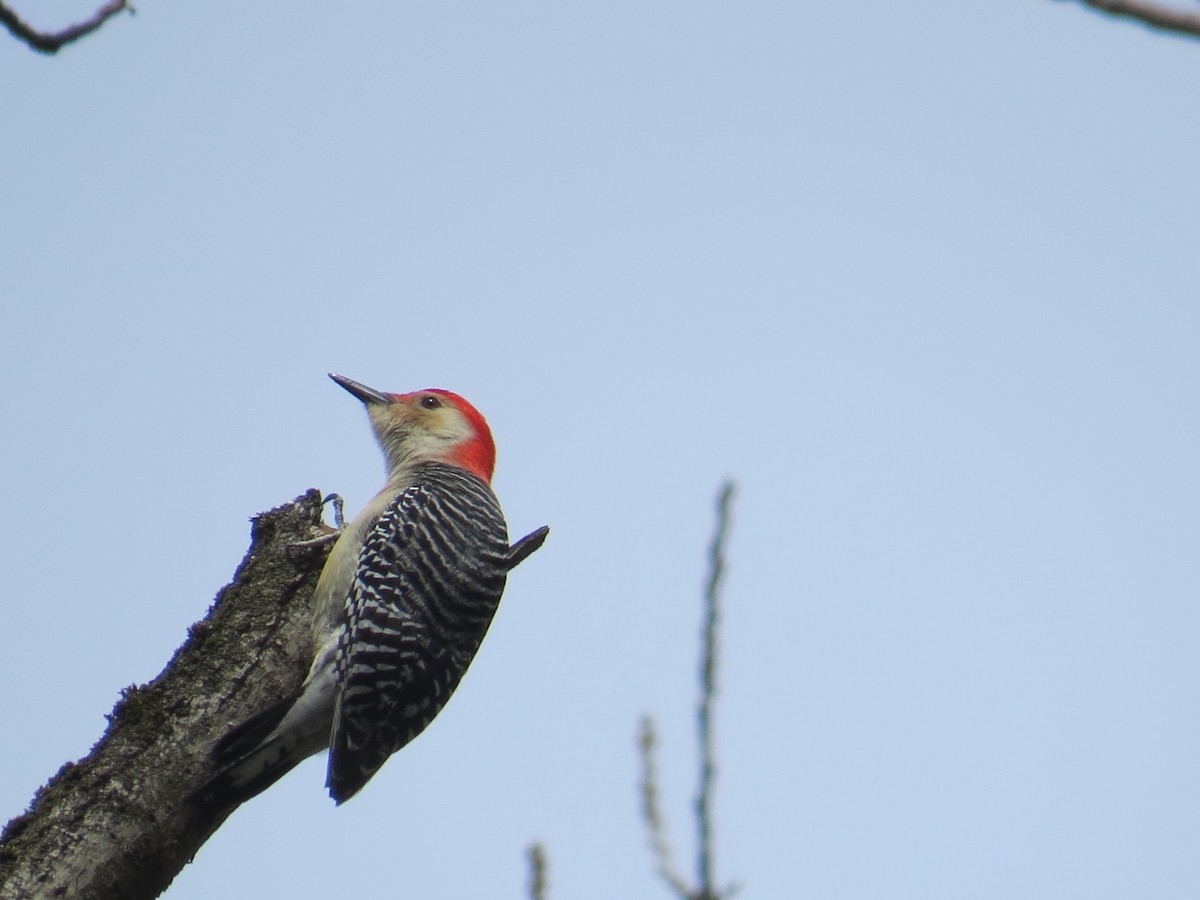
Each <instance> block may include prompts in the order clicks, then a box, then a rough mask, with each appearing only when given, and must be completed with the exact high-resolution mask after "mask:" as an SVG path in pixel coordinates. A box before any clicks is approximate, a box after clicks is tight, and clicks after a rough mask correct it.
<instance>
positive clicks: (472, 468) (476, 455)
mask: <svg viewBox="0 0 1200 900" xmlns="http://www.w3.org/2000/svg"><path fill="white" fill-rule="evenodd" d="M428 393H430V394H439V395H440V396H442V397H446V398H447V399H449V400H450V402H451V403H452V404H453V405H454V407H455V408H456V409H457V410H458V411H459V412H461V413H462V414H463V415H464V416H466V417H467V421H468V422H470V423H471V427H472V428H473V429H475V434H476V435H477V439H476V440H473V441H467V442H466V443H465V444H462V445H460V446H459V447H457V448H455V450H454V453H452V454H451V455H450V462H452V463H454V464H455V465H456V466H462V467H463V468H464V469H466V470H467V471H469V472H474V473H475V474H476V475H478V476H479V477H480V478H482V479H483V480H484V481H486V482H487V483H488V484H491V483H492V473H493V472H494V471H496V443H495V441H493V440H492V430H491V429H490V428H488V423H487V419H485V418H484V417H483V414H482V413H481V412H480V411H479V410H477V409H476V408H475V407H474V406H472V405H471V402H470V401H469V400H467V399H466V398H464V397H462V396H460V395H458V394H456V393H454V391H446V390H442V389H441V388H430V389H429V391H428Z"/></svg>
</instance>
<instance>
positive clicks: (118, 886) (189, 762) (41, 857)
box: [0, 491, 329, 900]
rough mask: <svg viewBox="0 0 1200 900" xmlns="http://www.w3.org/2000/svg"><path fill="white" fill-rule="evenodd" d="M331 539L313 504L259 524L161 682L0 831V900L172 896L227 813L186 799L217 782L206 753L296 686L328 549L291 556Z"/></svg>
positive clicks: (124, 708)
mask: <svg viewBox="0 0 1200 900" xmlns="http://www.w3.org/2000/svg"><path fill="white" fill-rule="evenodd" d="M326 533H328V529H327V528H325V526H322V525H321V495H320V493H318V492H317V491H309V492H308V493H307V494H305V495H303V496H301V497H298V498H296V500H294V501H292V502H291V503H287V504H284V505H283V506H281V507H279V508H278V509H273V510H271V511H270V512H267V513H263V514H262V515H260V516H257V517H256V518H255V519H254V520H253V525H252V528H251V542H250V549H249V551H248V552H247V554H246V557H245V559H244V560H243V561H242V564H241V565H240V566H239V567H238V570H237V572H236V573H235V574H234V577H233V581H232V582H231V583H230V584H229V585H228V586H227V587H225V588H224V589H223V590H222V591H221V592H220V594H218V595H217V599H216V601H215V602H214V603H213V605H212V607H211V608H210V610H209V612H208V615H207V616H206V617H205V618H204V619H203V620H202V621H200V622H197V623H195V624H194V625H192V626H191V628H190V629H189V630H188V637H187V640H186V641H185V642H184V644H183V646H181V647H180V648H179V649H178V650H177V651H176V652H175V655H174V656H173V657H172V659H171V661H170V662H169V663H168V664H167V667H166V668H165V669H164V670H163V672H162V674H160V675H159V676H158V677H157V678H156V679H154V681H152V682H150V683H149V684H146V685H142V686H141V687H130V688H127V689H126V690H125V691H124V692H123V695H122V698H121V700H120V701H119V702H118V703H117V705H116V706H115V707H114V708H113V711H112V713H111V714H110V715H109V716H108V719H109V724H108V728H107V730H106V731H105V733H104V735H103V736H102V737H101V738H100V740H99V741H98V742H97V743H96V745H95V746H94V747H93V748H92V751H91V753H90V754H88V756H87V757H86V758H84V759H82V760H80V761H78V762H74V763H71V762H69V763H67V764H65V765H64V766H63V767H62V768H61V769H59V771H58V773H57V774H55V775H54V777H53V778H51V779H50V781H49V782H48V783H47V784H46V785H45V787H43V788H41V789H40V790H39V791H38V792H37V794H36V795H35V796H34V798H33V802H32V803H31V805H30V808H29V810H28V811H27V812H26V813H24V814H23V815H20V816H17V817H16V818H15V819H13V820H12V821H10V822H9V823H8V825H7V826H6V827H5V829H4V831H3V834H2V835H0V900H27V898H51V897H60V898H71V900H75V898H79V900H140V898H149V897H156V896H158V895H159V894H160V893H162V891H164V890H166V888H167V886H168V885H169V884H170V883H171V881H172V879H173V878H174V877H175V875H176V874H177V873H178V872H179V871H180V870H181V869H182V868H183V866H184V865H185V864H186V863H187V862H188V860H189V859H191V858H192V856H193V855H194V854H195V853H196V851H197V850H198V849H199V848H200V846H201V844H203V843H204V841H205V840H207V839H208V837H209V835H211V834H212V833H213V832H214V831H216V829H217V828H218V827H219V826H220V825H221V823H222V822H223V821H224V820H225V819H226V818H227V817H228V815H229V813H230V812H231V811H232V810H229V809H225V810H202V809H200V808H198V807H197V806H196V805H195V804H192V803H190V802H189V801H188V799H187V798H188V796H189V795H190V794H191V793H192V792H193V791H194V790H196V789H197V788H198V787H199V786H200V785H201V784H202V783H203V782H204V781H205V780H206V779H207V777H208V776H209V775H211V774H212V771H211V766H210V763H209V751H210V748H211V746H212V743H213V742H214V741H215V740H216V739H217V738H218V737H220V736H221V735H222V734H223V733H224V732H225V731H226V730H227V729H228V728H229V727H230V726H231V725H233V724H235V723H237V722H240V721H242V720H243V719H245V718H248V717H249V716H250V715H251V714H253V713H255V712H257V711H259V710H262V709H264V708H266V707H267V706H270V705H271V704H273V703H275V702H278V701H279V700H281V699H283V698H284V697H285V696H287V695H289V694H291V693H292V692H293V691H294V690H295V689H296V688H297V687H298V686H299V684H300V682H301V681H302V680H303V678H304V675H305V672H306V669H307V662H308V660H310V659H311V653H312V647H311V640H312V639H311V637H310V622H311V620H312V593H313V587H314V586H315V584H316V579H317V576H318V574H319V573H320V571H321V566H322V565H323V564H324V561H325V556H326V555H327V553H328V546H329V544H328V542H325V543H323V544H320V545H319V546H309V547H298V546H296V545H297V544H300V543H301V542H304V541H311V540H312V539H314V538H317V537H320V536H321V535H323V534H326ZM149 600H150V598H146V602H149Z"/></svg>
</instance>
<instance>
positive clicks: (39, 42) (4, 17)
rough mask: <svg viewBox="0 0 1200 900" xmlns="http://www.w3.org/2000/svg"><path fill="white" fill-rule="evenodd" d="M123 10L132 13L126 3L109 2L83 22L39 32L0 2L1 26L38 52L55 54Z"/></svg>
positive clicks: (124, 0) (111, 0) (117, 0)
mask: <svg viewBox="0 0 1200 900" xmlns="http://www.w3.org/2000/svg"><path fill="white" fill-rule="evenodd" d="M124 10H129V12H130V13H132V12H133V11H134V9H133V7H132V6H130V5H129V3H128V0H108V2H107V3H105V4H104V5H103V6H101V7H100V8H99V9H98V10H96V11H95V12H94V13H92V15H91V16H89V17H88V18H86V19H84V20H83V21H82V22H76V23H75V24H74V25H68V26H67V27H66V28H63V29H61V30H60V31H38V30H37V29H36V28H34V27H33V26H31V25H29V24H28V23H26V22H25V21H23V20H22V19H21V17H20V16H18V15H17V14H16V13H15V12H13V11H12V10H11V9H9V8H8V5H7V4H4V3H0V25H3V26H4V27H5V28H7V29H8V30H9V32H10V33H11V34H12V36H13V37H15V38H16V39H17V40H19V41H24V42H25V43H26V44H28V45H29V46H30V47H32V48H33V49H34V50H37V51H38V52H39V53H47V54H54V53H57V52H58V51H59V50H61V49H62V48H63V47H65V46H66V45H67V44H70V43H72V42H73V41H77V40H79V39H80V38H81V37H84V36H86V35H89V34H91V33H92V32H93V31H96V30H97V29H99V28H100V26H101V25H103V24H104V23H105V22H107V21H108V20H109V19H111V18H112V17H113V16H115V15H116V14H117V13H119V12H122V11H124Z"/></svg>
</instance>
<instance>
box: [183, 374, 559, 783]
mask: <svg viewBox="0 0 1200 900" xmlns="http://www.w3.org/2000/svg"><path fill="white" fill-rule="evenodd" d="M329 377H330V378H332V379H333V380H334V381H335V382H337V383H338V384H339V385H341V386H342V387H343V388H345V389H346V390H347V391H349V392H350V393H351V394H353V395H354V396H355V397H357V398H358V399H359V400H361V401H362V402H363V403H364V404H365V405H366V408H367V413H368V415H369V417H370V420H371V426H372V428H373V430H374V432H375V437H376V439H377V441H378V442H379V446H380V448H381V449H382V450H383V455H384V459H385V460H386V464H387V483H386V484H385V485H384V487H383V490H381V491H380V492H379V493H378V494H376V495H375V497H374V498H373V499H372V500H371V501H370V502H369V503H368V504H367V506H366V508H365V509H364V510H363V511H362V512H361V513H359V514H358V516H356V517H355V518H354V519H353V520H352V521H351V522H350V523H349V524H348V525H346V526H345V528H343V529H342V531H341V533H340V535H339V536H338V538H337V541H336V543H334V545H333V549H332V550H331V551H330V554H329V559H328V560H327V561H326V563H325V567H324V569H323V570H322V571H321V576H320V578H319V579H318V581H317V586H316V592H315V596H314V601H315V608H316V615H315V617H314V622H313V646H314V648H315V656H314V659H313V662H312V666H311V668H310V669H309V672H308V676H307V677H306V678H305V680H304V683H303V684H302V685H301V687H300V689H299V690H298V691H297V692H296V694H295V695H294V696H292V697H289V698H287V699H286V700H284V701H283V702H281V703H279V704H277V705H276V706H274V707H271V708H270V709H267V710H265V711H263V712H262V713H259V714H258V715H256V716H254V717H252V718H251V719H249V720H247V721H246V722H243V723H241V724H240V725H237V726H236V727H234V728H233V729H232V730H231V731H230V732H229V733H228V734H227V735H225V736H224V737H223V738H221V739H220V740H219V741H218V742H217V744H216V746H215V748H214V757H215V764H216V768H217V774H216V775H214V776H213V777H212V778H211V779H210V780H209V781H208V782H207V783H206V784H205V785H204V786H203V787H202V788H201V789H200V790H199V791H197V793H196V795H195V796H196V797H197V798H198V799H199V800H200V801H202V802H204V803H207V804H213V805H221V806H227V807H233V806H236V805H237V804H239V803H241V802H243V801H245V800H248V799H249V798H251V797H253V796H255V795H256V794H258V793H260V792H262V791H263V790H266V788H268V787H270V786H271V785H272V784H274V783H275V782H276V781H277V780H279V778H281V777H282V776H283V775H285V774H286V773H287V772H289V771H290V770H291V769H292V768H293V767H294V766H295V765H296V764H297V763H299V762H300V761H301V760H303V759H305V758H307V757H309V756H311V755H313V754H314V753H319V752H320V751H321V750H324V749H325V748H329V764H328V768H327V772H326V781H325V784H326V787H327V788H328V789H329V794H330V796H331V797H333V799H334V801H336V802H337V803H339V804H340V803H342V802H344V801H345V800H347V799H349V798H350V797H352V796H354V794H355V793H357V792H358V791H359V790H360V789H361V788H362V787H363V785H365V784H366V783H367V782H368V781H369V780H370V779H371V777H372V776H373V775H374V774H375V773H376V772H377V771H379V768H380V767H381V766H382V765H383V764H384V762H386V761H387V759H388V757H389V756H391V755H392V754H393V753H395V752H396V751H397V750H399V749H400V748H401V747H403V746H404V745H405V744H407V743H408V742H409V741H411V740H412V739H413V738H415V737H416V736H417V735H418V734H420V733H421V732H422V731H423V730H424V729H425V727H426V726H427V725H429V723H430V722H431V721H433V718H434V716H436V715H437V714H438V712H440V711H441V709H442V707H443V706H445V704H446V701H447V700H449V699H450V695H451V694H452V693H453V692H454V689H455V688H456V687H457V686H458V683H459V681H460V680H461V679H462V677H463V674H464V673H465V672H466V670H467V666H469V665H470V664H471V660H472V659H473V658H474V656H475V652H476V651H477V650H478V649H479V645H480V643H481V642H482V641H483V637H484V635H485V634H486V633H487V630H488V626H489V625H490V624H491V621H492V616H493V615H494V614H495V612H496V607H497V605H498V604H499V602H500V595H501V594H502V593H503V591H504V583H505V580H506V578H507V575H508V573H509V572H510V571H511V570H512V569H513V568H514V567H516V566H517V565H518V564H519V563H520V562H521V561H522V560H524V559H525V558H526V557H528V556H529V555H530V554H531V553H533V552H534V551H535V550H537V549H538V548H539V547H540V546H541V545H542V543H543V542H544V541H545V540H546V535H547V534H548V533H549V528H546V527H542V528H539V529H537V530H536V531H534V532H532V533H530V534H528V535H526V536H525V537H523V538H521V540H519V541H517V542H516V543H515V544H513V545H512V546H511V547H510V546H509V544H508V530H507V527H506V525H505V522H504V516H503V514H502V513H501V511H500V505H499V503H498V502H497V500H496V496H495V494H493V493H492V489H491V484H490V483H491V478H492V470H493V469H494V467H495V459H496V448H495V444H494V443H493V441H492V434H491V431H490V430H489V429H488V425H487V422H486V421H485V420H484V418H483V416H482V415H480V413H479V411H478V410H476V409H475V407H474V406H472V405H471V404H470V403H468V402H467V401H466V400H464V399H463V398H462V397H460V396H459V395H458V394H454V393H451V392H450V391H444V390H434V389H431V390H424V391H416V392H414V393H410V394H385V393H382V392H380V391H376V390H374V389H373V388H369V387H367V386H366V385H362V384H359V383H358V382H357V381H353V380H351V379H349V378H346V377H344V376H342V375H335V374H333V373H330V376H329Z"/></svg>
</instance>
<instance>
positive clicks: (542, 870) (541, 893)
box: [527, 844, 547, 900]
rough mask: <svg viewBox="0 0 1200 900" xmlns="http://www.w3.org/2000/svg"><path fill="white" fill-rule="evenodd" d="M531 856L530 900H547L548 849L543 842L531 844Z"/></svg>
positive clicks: (529, 853)
mask: <svg viewBox="0 0 1200 900" xmlns="http://www.w3.org/2000/svg"><path fill="white" fill-rule="evenodd" d="M527 854H528V857H529V900H546V869H547V865H546V849H545V848H544V847H543V846H542V845H541V844H530V845H529V850H528V851H527Z"/></svg>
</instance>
